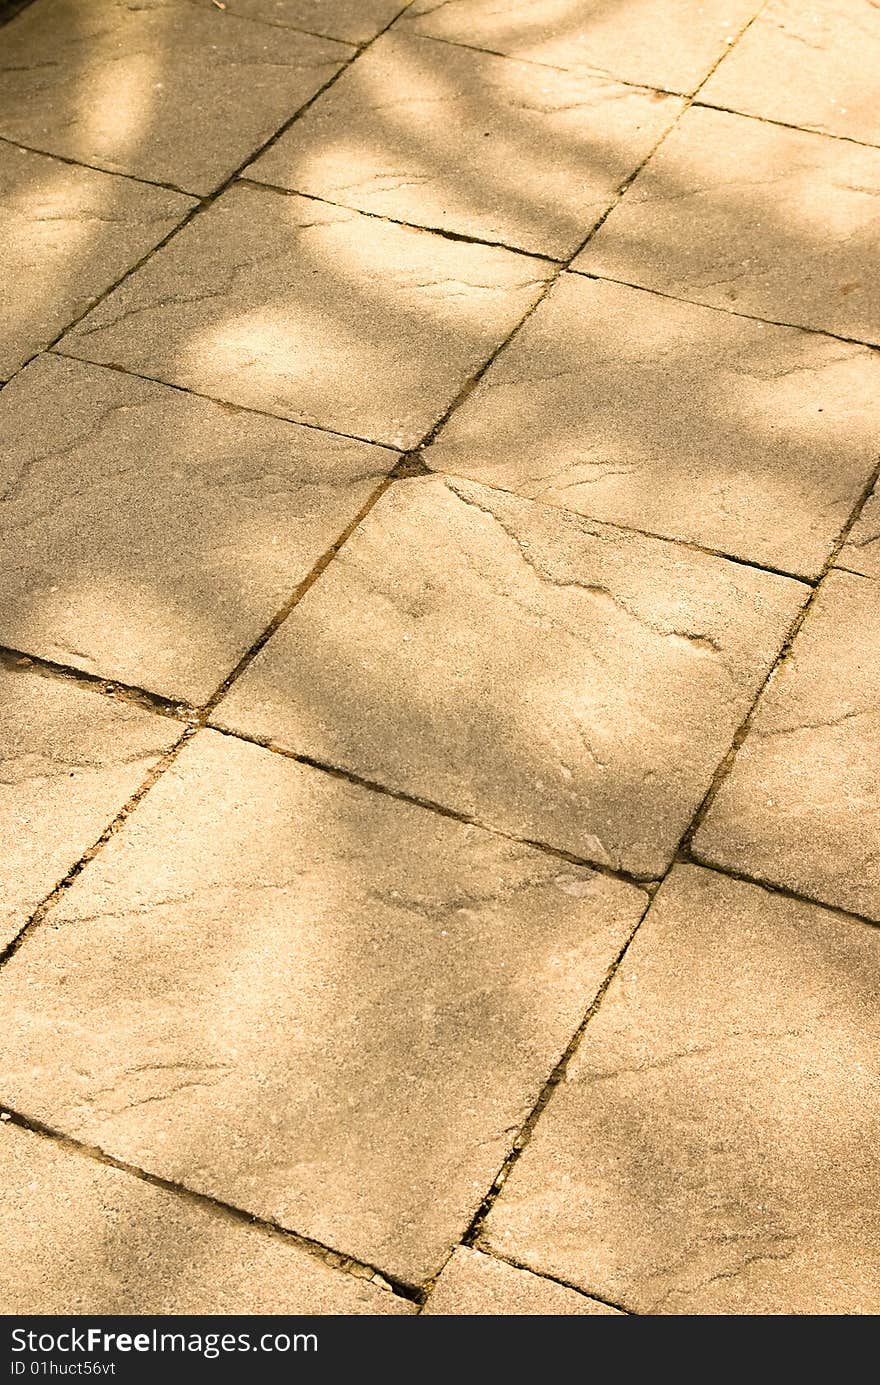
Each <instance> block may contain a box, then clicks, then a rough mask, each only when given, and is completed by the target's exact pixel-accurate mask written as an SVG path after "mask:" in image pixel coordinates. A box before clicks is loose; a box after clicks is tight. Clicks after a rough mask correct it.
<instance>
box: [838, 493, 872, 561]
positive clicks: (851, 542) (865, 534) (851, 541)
mask: <svg viewBox="0 0 880 1385" xmlns="http://www.w3.org/2000/svg"><path fill="white" fill-rule="evenodd" d="M837 563H838V566H839V567H843V568H847V569H848V570H849V571H850V572H860V573H861V574H862V575H863V576H864V577H875V578H877V579H878V581H880V489H878V488H877V487H875V488H874V492H873V494H872V495H870V496H869V497H868V500H867V501H866V503H865V507H864V509H863V510H862V512H861V514H860V515H859V517H858V519H857V520H856V522H855V524H854V525H853V527H852V529H851V530H850V532H849V536H848V538H847V541H846V543H845V544H844V546H843V548H842V549H841V550H840V553H839V554H838V558H837Z"/></svg>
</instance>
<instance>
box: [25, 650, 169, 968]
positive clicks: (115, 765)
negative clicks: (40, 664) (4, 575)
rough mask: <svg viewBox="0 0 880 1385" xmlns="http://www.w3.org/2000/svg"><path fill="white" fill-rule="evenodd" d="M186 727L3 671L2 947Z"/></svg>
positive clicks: (34, 676)
mask: <svg viewBox="0 0 880 1385" xmlns="http://www.w3.org/2000/svg"><path fill="white" fill-rule="evenodd" d="M181 730H182V727H181V726H180V725H179V724H177V723H175V722H173V721H169V720H168V719H167V718H166V717H160V716H156V715H154V714H153V713H152V712H147V711H145V710H143V709H142V708H140V707H136V706H134V705H133V704H131V703H129V702H116V701H113V700H112V699H111V698H108V697H102V696H101V695H100V694H99V693H97V692H94V691H92V690H91V689H88V688H83V687H81V686H77V685H75V684H72V683H69V682H62V681H60V680H57V679H53V678H44V677H41V676H40V674H38V673H36V672H34V671H33V670H28V669H27V668H25V667H21V668H15V669H14V670H9V669H0V840H2V843H3V850H2V853H0V888H2V904H0V948H2V947H4V946H5V945H6V944H7V943H9V942H11V941H12V939H13V938H14V937H15V936H16V934H17V933H18V932H19V931H20V929H21V928H23V927H24V925H25V924H26V923H27V921H28V918H29V917H30V915H31V914H32V913H33V911H34V909H35V908H36V907H37V905H38V904H39V903H40V902H41V901H42V900H43V899H44V898H45V896H46V895H47V894H48V893H49V892H50V891H51V890H52V889H54V887H55V886H56V885H57V884H59V882H60V881H61V880H63V878H64V876H65V875H66V874H67V872H68V871H69V870H70V869H71V867H72V866H74V865H75V864H76V862H77V861H78V860H79V859H80V857H81V856H82V854H83V852H85V851H87V850H88V849H89V848H90V847H91V846H93V845H94V843H95V842H96V841H97V839H98V838H99V837H100V835H101V833H102V832H103V831H104V829H105V828H106V827H108V826H109V824H110V823H111V822H112V820H113V818H114V817H115V816H116V814H117V813H118V811H119V809H120V808H121V807H122V806H123V804H124V803H125V802H126V801H127V800H128V799H129V798H130V797H131V795H132V794H133V793H134V792H135V790H136V789H137V788H139V787H140V785H141V784H142V783H143V781H144V780H145V779H146V777H147V775H148V773H149V771H150V770H151V769H152V768H153V766H154V765H155V764H156V762H157V761H158V760H159V758H160V757H161V756H162V755H163V754H164V753H165V751H166V750H169V749H170V748H171V746H172V745H173V744H174V742H175V741H176V740H177V739H178V737H179V736H180V734H181Z"/></svg>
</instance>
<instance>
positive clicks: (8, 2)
mask: <svg viewBox="0 0 880 1385" xmlns="http://www.w3.org/2000/svg"><path fill="white" fill-rule="evenodd" d="M33 3H34V0H5V3H0V29H2V28H3V27H4V25H6V24H10V23H11V22H12V20H13V19H15V17H16V15H19V14H21V12H22V10H26V9H27V8H28V6H29V5H32V4H33Z"/></svg>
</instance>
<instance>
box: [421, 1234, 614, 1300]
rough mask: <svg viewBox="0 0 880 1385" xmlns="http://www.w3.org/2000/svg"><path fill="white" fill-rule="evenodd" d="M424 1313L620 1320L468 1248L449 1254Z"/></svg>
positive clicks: (573, 1293) (571, 1292) (580, 1296)
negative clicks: (604, 1317) (585, 1317)
mask: <svg viewBox="0 0 880 1385" xmlns="http://www.w3.org/2000/svg"><path fill="white" fill-rule="evenodd" d="M423 1312H424V1313H425V1314H426V1315H429V1316H430V1315H431V1314H433V1315H434V1316H444V1317H451V1316H455V1317H461V1316H472V1317H476V1316H479V1317H490V1316H491V1317H505V1318H509V1317H549V1316H551V1315H552V1316H554V1317H570V1316H573V1315H577V1314H589V1315H591V1316H594V1317H596V1316H602V1315H610V1316H612V1317H615V1318H618V1317H620V1316H621V1314H620V1313H618V1311H617V1309H616V1308H609V1307H608V1306H607V1304H604V1303H597V1301H596V1300H595V1299H594V1298H587V1296H586V1295H585V1294H579V1293H577V1292H576V1291H575V1290H574V1289H566V1288H565V1286H564V1285H562V1284H556V1283H554V1281H553V1280H552V1279H541V1278H540V1277H539V1276H538V1275H536V1274H530V1273H529V1271H528V1270H518V1269H515V1268H514V1266H513V1265H507V1264H505V1263H504V1261H503V1260H496V1259H494V1258H493V1257H492V1256H491V1255H483V1254H482V1253H481V1252H480V1251H478V1250H469V1249H468V1247H467V1246H459V1247H458V1249H457V1250H455V1251H453V1254H452V1256H451V1258H450V1260H449V1261H448V1263H447V1265H446V1267H445V1269H444V1270H443V1273H442V1274H441V1275H440V1278H439V1279H438V1281H437V1284H436V1286H435V1288H434V1289H433V1290H432V1291H431V1295H430V1297H429V1299H428V1302H427V1304H426V1306H425V1308H424V1310H423Z"/></svg>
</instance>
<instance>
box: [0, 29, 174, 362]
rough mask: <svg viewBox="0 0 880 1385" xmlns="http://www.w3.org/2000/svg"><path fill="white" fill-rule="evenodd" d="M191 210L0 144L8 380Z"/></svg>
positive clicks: (156, 192) (154, 191) (166, 195)
mask: <svg viewBox="0 0 880 1385" xmlns="http://www.w3.org/2000/svg"><path fill="white" fill-rule="evenodd" d="M7 32H8V31H7V30H6V29H4V34H6V33H7ZM193 206H195V203H194V202H193V200H192V198H190V197H184V196H182V195H181V194H180V193H176V192H168V191H166V190H165V188H150V187H146V186H145V185H144V184H143V183H135V182H132V181H131V180H130V179H127V178H114V177H112V176H111V175H110V174H108V173H96V172H94V171H93V170H92V169H90V168H74V167H72V166H71V165H70V164H66V163H62V162H61V161H60V160H58V159H50V158H46V157H45V156H44V155H42V154H32V153H30V152H29V151H28V150H25V149H18V148H15V147H13V146H12V145H9V144H0V243H2V245H3V256H2V260H0V297H2V301H3V321H2V324H0V377H2V378H7V377H8V376H10V375H13V374H14V373H15V371H16V370H18V369H19V367H20V366H22V365H23V364H24V362H25V361H26V360H27V359H28V358H29V357H30V356H32V355H33V353H34V352H35V351H38V350H39V349H40V347H42V346H46V345H47V344H48V343H49V342H50V341H52V340H53V338H54V337H56V336H57V335H58V333H59V332H60V331H62V329H63V328H64V327H66V326H67V324H68V323H69V322H72V321H73V320H74V318H76V317H78V316H79V315H80V314H81V313H83V312H85V310H86V308H88V306H89V305H90V303H92V302H94V300H95V299H96V298H97V297H98V295H99V294H101V293H104V292H105V290H106V289H108V288H109V287H110V285H111V284H113V283H115V281H116V280H117V279H118V278H119V277H120V275H122V274H124V273H125V271H126V270H127V269H130V268H131V266H132V265H134V264H137V262H138V260H139V259H140V258H141V256H143V255H145V254H146V253H147V251H149V250H151V249H152V248H153V246H154V245H157V244H158V243H159V241H160V240H162V239H163V237H164V236H166V235H167V234H168V232H169V231H171V230H173V228H174V226H175V225H176V224H177V223H178V222H179V221H182V220H183V218H184V217H185V216H186V214H187V212H188V211H189V210H190V209H191V208H192V207H193Z"/></svg>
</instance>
